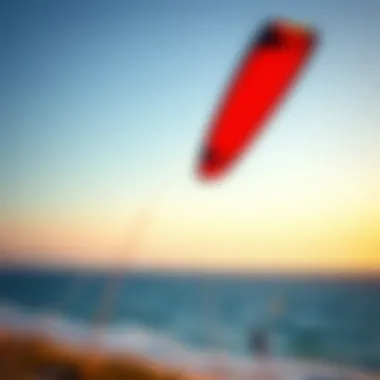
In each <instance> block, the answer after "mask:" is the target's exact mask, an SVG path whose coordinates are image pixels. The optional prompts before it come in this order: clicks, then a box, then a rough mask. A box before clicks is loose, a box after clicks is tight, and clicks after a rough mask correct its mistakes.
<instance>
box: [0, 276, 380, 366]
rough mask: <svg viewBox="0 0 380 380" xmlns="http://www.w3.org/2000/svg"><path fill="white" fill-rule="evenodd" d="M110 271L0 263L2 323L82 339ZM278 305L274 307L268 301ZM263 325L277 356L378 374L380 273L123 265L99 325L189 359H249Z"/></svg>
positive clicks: (123, 345) (164, 356) (142, 349)
mask: <svg viewBox="0 0 380 380" xmlns="http://www.w3.org/2000/svg"><path fill="white" fill-rule="evenodd" d="M109 278H110V275H109V274H107V273H89V272H69V271H67V272H63V271H62V272H59V271H47V270H30V269H29V270H20V269H17V270H15V269H12V270H11V269H2V270H0V325H3V326H8V327H13V328H18V329H22V328H41V329H43V330H45V331H47V332H49V333H51V334H57V335H59V336H60V337H61V338H68V339H77V340H78V341H80V340H82V339H83V340H85V339H86V337H88V336H89V333H90V332H91V328H90V327H91V323H92V322H93V321H94V317H95V315H96V311H97V310H98V309H99V306H100V305H99V304H100V301H99V300H100V298H101V295H102V294H103V293H104V288H105V285H106V284H107V283H108V282H109ZM274 302H275V303H280V304H282V305H283V312H282V313H278V314H274V313H273V312H271V308H273V304H274ZM263 328H265V329H269V331H271V349H272V352H273V355H275V356H277V357H285V358H286V357H292V358H297V359H300V358H302V359H313V360H318V361H328V362H330V363H331V362H332V363H336V364H344V365H349V366H353V367H355V368H358V369H365V370H371V371H376V372H377V371H378V372H379V373H380V279H379V280H374V279H372V280H363V279H362V280H347V279H346V280H343V279H300V278H298V279H295V278H275V277H271V278H270V277H268V278H264V277H255V276H244V277H243V276H227V275H223V276H222V275H213V276H207V275H194V274H192V275H190V274H189V275H183V274H182V275H174V274H165V273H159V274H157V273H156V274H152V273H150V274H148V273H128V274H125V275H124V276H123V277H122V282H121V286H120V288H119V292H118V293H117V297H116V298H115V306H114V308H113V309H112V313H111V314H110V315H109V322H108V324H107V326H106V328H105V329H103V331H102V343H103V344H105V345H108V347H109V348H114V349H119V350H120V349H121V350H125V351H132V352H135V353H139V354H142V355H147V356H150V357H152V358H155V359H157V360H162V361H169V362H175V363H176V364H181V365H182V364H183V365H188V366H199V365H200V363H203V364H205V363H211V362H212V361H213V360H214V361H215V360H216V357H218V355H221V354H223V355H225V357H226V358H228V359H229V361H230V362H231V363H235V364H236V363H244V362H247V361H249V360H251V358H252V354H251V353H250V352H249V349H248V339H249V334H250V331H252V329H253V330H261V329H263Z"/></svg>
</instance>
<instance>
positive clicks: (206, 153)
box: [197, 20, 317, 180]
mask: <svg viewBox="0 0 380 380" xmlns="http://www.w3.org/2000/svg"><path fill="white" fill-rule="evenodd" d="M316 42H317V33H316V31H315V30H314V29H312V28H310V27H306V26H303V25H301V24H295V23H293V22H290V21H284V20H275V21H271V22H268V23H266V24H265V25H264V26H263V27H262V29H261V30H260V31H259V34H258V35H257V36H256V37H255V39H254V41H253V43H250V44H249V47H248V49H247V52H246V54H245V55H244V57H243V59H242V61H241V63H240V65H239V66H238V68H237V70H236V72H235V74H234V76H233V80H231V81H230V84H229V86H228V88H227V91H226V92H225V94H224V95H223V97H222V101H221V103H220V104H219V107H218V108H217V109H216V112H215V113H214V117H213V118H212V120H211V123H210V125H209V130H208V131H207V133H206V136H205V140H204V143H203V146H202V149H201V155H200V159H199V161H198V167H197V174H198V176H199V177H200V178H201V179H203V180H211V179H216V178H220V177H222V176H223V175H224V174H225V173H226V172H227V171H228V170H229V169H231V167H232V166H233V164H235V162H236V161H237V160H238V158H239V157H240V156H241V154H242V153H243V152H244V150H245V149H246V148H247V147H248V146H249V145H250V144H251V143H253V142H254V140H255V139H256V138H257V137H258V136H259V133H260V132H261V131H262V129H263V128H264V127H265V125H266V123H267V122H268V120H269V118H270V116H271V115H272V113H273V112H274V111H275V110H276V108H278V106H279V105H280V103H281V101H282V100H283V99H284V96H285V95H286V94H287V92H288V91H289V90H290V89H291V86H292V85H293V84H294V82H295V79H296V78H297V76H298V74H299V73H300V71H301V69H302V68H303V67H304V66H305V64H306V62H307V61H308V59H309V58H310V56H311V54H312V52H313V50H314V47H315V45H316Z"/></svg>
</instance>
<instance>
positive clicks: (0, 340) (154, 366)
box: [0, 329, 214, 380]
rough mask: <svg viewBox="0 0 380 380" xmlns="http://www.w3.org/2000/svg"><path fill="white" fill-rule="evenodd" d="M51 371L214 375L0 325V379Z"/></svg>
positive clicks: (91, 376)
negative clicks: (197, 372)
mask: <svg viewBox="0 0 380 380" xmlns="http://www.w3.org/2000/svg"><path fill="white" fill-rule="evenodd" d="M53 372H54V373H58V372H59V373H65V374H64V375H62V376H63V377H58V378H57V379H61V378H62V380H63V379H64V380H66V379H67V380H71V379H73V380H74V379H75V380H103V379H104V380H114V379H115V380H119V379H120V380H121V379H132V378H133V379H134V380H211V379H213V378H214V377H213V376H205V375H202V374H196V373H189V372H188V371H181V370H178V369H175V368H171V367H169V366H164V365H161V364H158V363H156V362H153V361H150V360H148V359H145V358H141V357H138V356H135V355H131V354H124V353H113V352H108V351H107V350H106V349H102V348H99V347H97V346H95V345H91V346H90V345H75V344H72V343H67V342H61V341H58V340H57V339H53V338H51V337H49V336H46V335H44V336H43V335H41V334H36V333H25V332H23V331H21V332H19V331H14V330H13V331H10V330H4V329H0V378H1V379H2V380H24V379H25V380H37V379H38V380H39V379H41V380H45V379H46V380H48V379H49V380H50V379H53V377H52V376H53V375H49V374H48V373H51V374H52V373H53ZM44 374H45V375H44ZM68 374H69V375H68ZM55 376H56V375H55ZM54 379H56V377H54Z"/></svg>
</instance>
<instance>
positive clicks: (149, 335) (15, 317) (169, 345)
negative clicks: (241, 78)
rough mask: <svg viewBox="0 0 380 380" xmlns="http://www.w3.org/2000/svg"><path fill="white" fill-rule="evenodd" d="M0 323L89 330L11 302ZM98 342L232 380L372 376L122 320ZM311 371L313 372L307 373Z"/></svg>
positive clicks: (74, 337)
mask: <svg viewBox="0 0 380 380" xmlns="http://www.w3.org/2000/svg"><path fill="white" fill-rule="evenodd" d="M0 328H7V329H15V330H17V331H18V332H23V331H34V332H36V331H38V332H41V333H44V334H47V335H49V336H52V337H54V338H56V339H62V340H64V341H67V342H71V343H76V344H87V343H88V342H90V338H92V337H93V335H91V334H92V333H93V330H91V329H90V328H89V327H88V326H86V325H85V324H80V323H77V322H74V321H71V320H69V319H67V318H63V317H62V316H59V315H56V314H54V313H48V312H45V313H32V312H29V311H27V310H25V309H22V308H19V307H15V306H14V305H10V304H8V305H6V304H3V305H2V306H1V305H0ZM98 333H99V335H98V337H99V340H98V342H99V344H100V345H101V346H102V347H103V348H106V349H107V350H109V351H117V352H125V353H131V354H137V355H140V356H142V357H147V358H149V359H153V360H156V361H159V362H162V363H166V364H170V365H171V366H177V367H178V368H181V369H187V370H192V371H194V370H196V371H202V372H204V371H206V372H207V371H210V370H215V369H218V368H219V369H221V370H223V372H224V373H229V374H230V375H231V376H229V378H231V379H232V378H233V379H235V380H243V379H250V380H251V379H252V374H253V373H254V372H256V373H257V371H260V372H262V371H264V372H265V373H272V374H274V375H275V376H276V378H277V379H281V380H307V379H310V380H312V379H315V380H317V379H321V380H322V379H323V380H325V379H326V380H330V379H331V380H338V379H339V380H375V379H380V376H372V377H371V376H369V375H365V374H361V373H358V372H353V371H349V370H347V369H342V368H338V367H337V366H330V365H327V364H317V363H304V362H300V361H295V360H285V359H277V360H275V361H274V360H271V361H260V362H259V361H253V360H252V359H251V358H246V357H239V356H236V355H231V354H229V353H223V352H215V351H210V350H208V351H207V350H198V349H197V350H195V349H193V348H192V347H190V346H187V345H184V344H183V343H181V342H179V341H177V340H176V339H175V338H174V337H173V336H171V335H170V334H169V333H167V334H166V333H165V332H162V331H158V330H155V329H153V328H147V327H146V326H143V325H138V324H134V325H131V324H122V325H117V326H113V327H109V328H107V329H104V330H102V331H98ZM312 376H314V377H312Z"/></svg>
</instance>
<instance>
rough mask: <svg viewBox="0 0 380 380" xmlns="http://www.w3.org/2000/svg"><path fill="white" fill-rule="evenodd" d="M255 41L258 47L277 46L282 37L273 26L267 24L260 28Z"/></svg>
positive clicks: (279, 44) (280, 42)
mask: <svg viewBox="0 0 380 380" xmlns="http://www.w3.org/2000/svg"><path fill="white" fill-rule="evenodd" d="M255 42H256V44H257V45H258V46H259V47H279V46H281V44H282V39H281V36H280V34H279V33H278V32H277V31H276V30H275V28H273V27H272V26H271V25H269V26H266V27H265V28H264V29H263V30H262V32H261V33H260V34H259V36H258V38H257V40H256V41H255Z"/></svg>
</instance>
